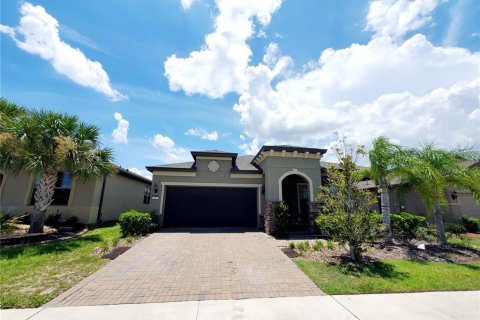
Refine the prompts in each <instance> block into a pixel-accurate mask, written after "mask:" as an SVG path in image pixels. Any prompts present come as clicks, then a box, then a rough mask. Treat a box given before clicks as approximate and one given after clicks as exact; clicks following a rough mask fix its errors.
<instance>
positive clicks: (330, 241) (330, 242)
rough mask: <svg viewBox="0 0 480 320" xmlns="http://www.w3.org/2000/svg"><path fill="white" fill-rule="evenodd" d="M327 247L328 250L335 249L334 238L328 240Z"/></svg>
mask: <svg viewBox="0 0 480 320" xmlns="http://www.w3.org/2000/svg"><path fill="white" fill-rule="evenodd" d="M327 248H328V250H333V249H335V242H334V241H333V240H328V241H327Z"/></svg>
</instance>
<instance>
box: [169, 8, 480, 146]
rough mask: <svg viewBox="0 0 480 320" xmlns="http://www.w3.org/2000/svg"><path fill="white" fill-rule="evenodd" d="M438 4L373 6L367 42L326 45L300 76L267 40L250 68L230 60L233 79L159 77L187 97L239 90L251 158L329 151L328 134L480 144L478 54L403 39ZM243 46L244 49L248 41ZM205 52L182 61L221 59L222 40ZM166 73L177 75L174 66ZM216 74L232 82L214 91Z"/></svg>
mask: <svg viewBox="0 0 480 320" xmlns="http://www.w3.org/2000/svg"><path fill="white" fill-rule="evenodd" d="M438 3H439V1H435V0H414V1H406V0H397V1H393V0H392V1H387V0H377V1H372V2H371V3H370V7H369V12H368V16H367V28H368V29H369V30H373V31H374V32H375V33H374V35H373V37H372V39H371V40H370V41H368V42H367V43H364V44H352V45H350V46H349V47H347V48H344V49H332V48H329V49H326V50H324V51H323V52H321V53H320V55H319V58H318V60H316V61H312V62H310V63H308V66H307V68H305V70H303V71H301V72H297V73H293V72H292V71H291V70H290V68H289V66H291V65H292V64H293V59H292V58H290V57H288V56H283V55H282V54H281V53H280V48H279V46H278V45H277V44H275V43H272V44H270V45H269V46H268V47H267V48H266V50H265V55H264V57H263V60H262V62H260V63H259V64H257V65H249V62H248V61H249V59H248V57H247V58H246V60H242V63H237V64H235V66H237V67H239V71H238V72H236V73H231V72H226V73H222V71H221V72H220V74H216V73H212V72H210V71H211V70H210V71H208V72H205V70H209V69H208V68H207V69H205V70H200V71H198V74H201V76H199V77H196V76H195V77H192V78H191V79H195V80H192V82H195V83H200V84H199V85H200V86H204V87H189V86H183V85H181V86H180V85H178V86H175V85H173V87H172V78H171V77H169V73H166V75H167V77H169V80H170V84H171V88H172V90H184V91H185V92H186V93H187V94H191V93H201V94H204V95H207V96H210V97H218V96H221V95H222V93H224V92H228V91H236V92H238V93H239V99H238V102H237V103H236V104H235V105H234V110H235V111H236V112H238V114H239V116H240V121H241V124H242V125H243V130H244V132H243V135H242V137H241V138H240V140H241V145H240V146H239V148H240V149H241V150H242V151H243V152H245V153H255V152H256V151H257V150H258V146H259V145H261V144H263V143H265V144H293V145H308V146H318V147H328V146H330V145H331V141H332V140H335V139H336V135H335V134H334V133H335V132H339V133H340V134H343V135H347V136H349V137H350V138H352V139H355V140H357V142H359V143H362V144H367V146H368V144H369V142H370V141H371V140H372V138H374V137H377V136H380V135H385V136H387V137H390V138H391V139H392V140H393V141H395V142H397V143H400V144H403V145H408V146H412V145H417V144H418V143H421V142H423V141H424V140H425V139H430V140H436V141H437V142H438V143H441V144H443V145H445V146H448V147H450V146H456V145H458V144H470V145H479V144H480V141H479V139H480V138H479V137H480V118H479V116H480V113H479V111H478V110H479V109H480V104H479V92H480V77H479V74H478V65H480V53H479V52H471V51H469V50H467V49H464V48H458V47H441V46H435V45H433V44H432V43H431V42H430V41H429V40H428V39H427V38H426V37H425V36H424V35H422V34H415V35H413V36H409V37H408V38H406V39H403V38H404V37H405V36H406V35H407V34H408V33H409V32H411V31H414V30H417V29H418V28H420V27H422V26H425V25H426V24H427V23H428V22H429V21H431V13H432V12H433V10H434V9H435V7H436V6H437V5H438ZM271 12H273V11H271ZM271 12H270V14H269V16H268V17H269V18H270V15H271ZM220 16H222V9H221V10H220ZM217 20H218V17H217ZM246 21H250V20H248V19H247V20H246ZM218 26H219V22H218V21H217V23H216V31H215V32H214V33H213V34H212V35H216V34H217V33H216V32H217V30H218V29H219V27H218ZM249 26H250V27H251V24H250V25H249ZM248 34H249V36H250V34H251V33H248ZM209 36H211V35H209ZM207 38H208V37H207ZM242 39H243V38H242ZM245 39H246V38H245ZM207 44H208V41H207ZM242 45H245V46H246V44H245V42H242ZM211 48H213V47H211V46H209V45H207V46H206V47H205V48H204V49H202V50H201V51H196V52H192V54H191V55H190V57H189V58H186V59H182V63H187V62H185V61H186V60H188V59H191V60H188V61H194V62H195V63H194V64H192V65H191V66H189V67H192V68H193V65H199V64H198V63H199V61H202V63H205V64H206V65H209V63H210V62H212V61H214V62H216V61H217V60H215V59H213V60H211V61H207V60H202V59H200V58H199V59H196V58H195V59H194V57H197V55H198V56H199V57H200V56H202V57H203V55H207V52H208V54H212V56H215V57H217V56H221V55H222V54H223V55H224V56H225V55H227V56H228V52H229V51H228V50H229V49H230V47H229V42H225V46H223V47H221V46H219V47H215V50H212V49H211ZM247 49H248V50H249V49H250V48H248V46H247V48H246V51H248V50H247ZM213 53H215V54H214V55H213ZM250 54H251V53H249V55H250ZM197 58H198V57H197ZM245 61H247V62H245ZM167 62H168V61H167ZM192 63H193V62H192ZM167 64H168V63H166V65H167ZM212 65H215V64H212ZM184 66H185V65H181V66H180V67H179V71H178V72H179V73H178V74H182V72H183V71H184V69H183V67H184ZM170 67H171V68H172V69H170V71H172V70H174V71H175V68H176V67H178V66H177V65H174V64H170ZM227 69H228V68H227ZM240 69H241V70H240ZM174 71H172V72H173V73H171V74H174V73H175V72H174ZM189 75H190V74H188V76H189ZM217 76H218V78H217ZM185 77H187V75H186V76H185ZM223 78H225V79H226V80H225V83H227V84H228V83H235V84H236V86H233V85H227V86H226V87H224V88H223V89H218V86H217V84H216V83H215V81H218V80H219V79H220V80H221V81H223ZM199 79H201V80H199ZM212 79H213V80H212ZM210 85H211V87H210ZM217 89H218V90H219V91H215V90H217Z"/></svg>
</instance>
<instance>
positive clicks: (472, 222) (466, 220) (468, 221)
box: [458, 215, 479, 233]
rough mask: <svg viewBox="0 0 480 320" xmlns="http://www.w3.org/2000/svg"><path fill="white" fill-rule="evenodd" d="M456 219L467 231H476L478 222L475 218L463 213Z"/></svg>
mask: <svg viewBox="0 0 480 320" xmlns="http://www.w3.org/2000/svg"><path fill="white" fill-rule="evenodd" d="M458 221H459V222H460V224H461V225H462V226H463V227H464V228H465V229H466V230H467V231H468V232H471V233H475V232H477V231H478V225H479V223H478V219H477V218H474V217H467V216H465V215H463V216H461V217H460V219H458Z"/></svg>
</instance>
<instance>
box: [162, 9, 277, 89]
mask: <svg viewBox="0 0 480 320" xmlns="http://www.w3.org/2000/svg"><path fill="white" fill-rule="evenodd" d="M216 3H217V7H218V10H219V15H218V16H217V17H216V18H215V31H214V32H213V33H211V34H209V35H207V36H206V38H205V44H204V45H203V46H202V48H201V49H200V50H198V51H193V52H191V53H190V55H189V56H188V57H186V58H180V57H177V56H176V55H172V56H170V57H169V58H168V59H167V60H166V61H165V63H164V67H165V76H166V77H167V78H168V82H169V86H170V90H173V91H179V90H183V91H184V92H185V93H186V94H187V95H191V94H194V93H200V94H204V95H207V96H209V97H211V98H220V97H223V95H224V94H226V93H228V92H238V93H241V92H242V91H243V89H244V88H245V86H246V77H245V70H246V68H247V67H248V63H249V61H250V57H251V55H252V51H251V50H250V47H249V46H248V45H247V43H246V41H247V39H249V38H250V37H252V35H253V33H254V18H255V19H256V21H258V22H259V24H260V25H261V26H266V25H267V24H269V23H270V19H271V15H272V13H273V12H274V11H275V10H277V9H278V8H279V7H280V5H281V0H262V1H258V0H244V1H230V0H217V1H216Z"/></svg>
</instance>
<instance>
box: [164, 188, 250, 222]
mask: <svg viewBox="0 0 480 320" xmlns="http://www.w3.org/2000/svg"><path fill="white" fill-rule="evenodd" d="M164 212H165V217H164V220H163V225H164V226H165V227H249V228H250V227H256V226H257V189H255V188H212V187H167V191H166V198H165V210H164Z"/></svg>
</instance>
